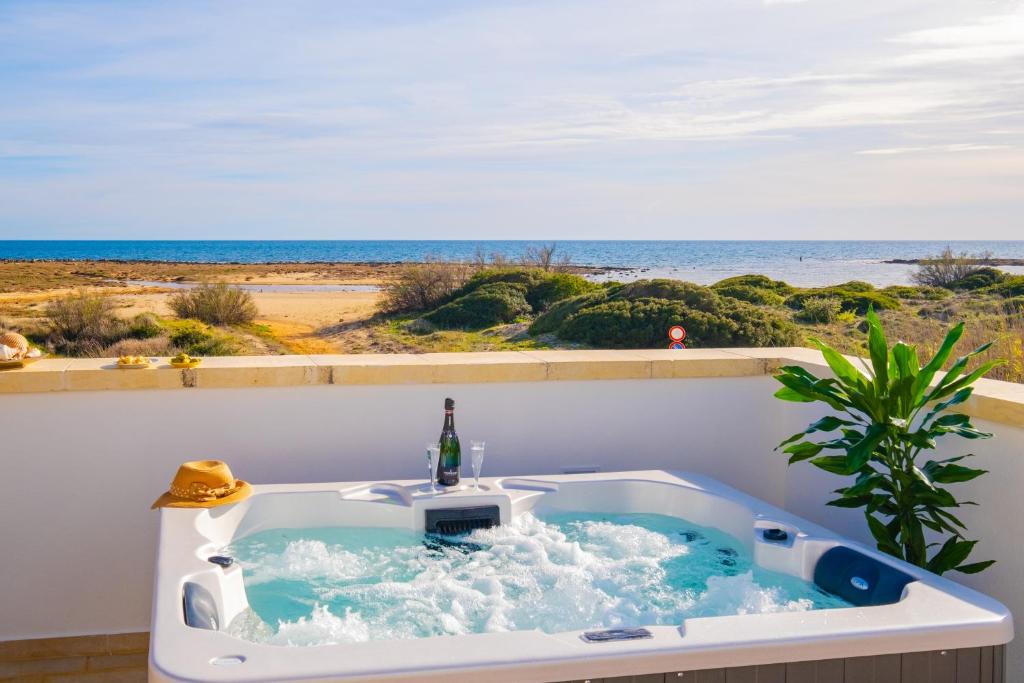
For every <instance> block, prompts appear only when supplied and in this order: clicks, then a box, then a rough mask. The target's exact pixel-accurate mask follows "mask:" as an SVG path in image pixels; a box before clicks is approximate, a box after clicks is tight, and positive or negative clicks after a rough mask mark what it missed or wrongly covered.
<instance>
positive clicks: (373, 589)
mask: <svg viewBox="0 0 1024 683" xmlns="http://www.w3.org/2000/svg"><path fill="white" fill-rule="evenodd" d="M225 552H226V553H229V554H231V555H233V556H234V557H235V558H236V560H237V561H238V562H239V563H240V564H241V565H242V567H243V569H244V576H245V586H246V593H247V596H248V599H249V603H250V606H251V611H247V612H243V613H242V614H241V615H239V616H238V617H237V618H236V619H235V620H234V621H233V622H232V623H231V624H230V626H229V629H228V630H229V631H230V632H231V633H233V634H235V635H237V636H240V637H242V638H245V639H247V640H254V641H258V642H267V643H272V644H280V645H321V644H328V643H343V642H359V641H366V640H382V639H396V638H397V639H408V638H420V637H426V636H434V635H443V634H452V635H456V634H464V633H481V632H493V631H510V630H525V629H539V630H541V631H545V632H549V633H555V632H560V631H568V630H577V629H587V628H609V627H617V626H641V625H648V626H649V625H658V624H672V625H674V624H680V623H682V621H683V620H684V619H686V618H690V617H701V616H720V615H730V614H752V613H764V612H780V611H805V610H811V609H824V608H832V607H846V606H849V605H848V603H846V602H844V601H843V600H841V599H839V598H837V597H834V596H831V595H828V594H826V593H824V592H823V591H821V590H820V589H818V588H817V587H816V586H814V584H812V583H809V582H805V581H802V580H800V579H797V578H794V577H792V576H788V575H785V574H780V573H775V572H770V571H767V570H764V569H761V568H759V567H757V566H755V565H754V564H753V562H752V561H751V557H750V554H749V553H748V552H747V551H746V550H745V549H744V548H743V545H742V544H741V543H740V542H739V541H738V540H737V539H735V538H733V537H732V536H729V535H728V534H725V533H723V532H721V531H718V530H716V529H711V528H707V527H700V526H697V525H694V524H691V523H689V522H686V521H685V520H682V519H679V518H676V517H669V516H664V515H655V514H636V513H633V514H612V515H609V514H593V513H553V514H544V515H539V516H535V515H534V514H531V513H524V514H522V515H520V516H519V517H518V518H516V519H515V520H513V521H512V522H511V523H509V524H506V525H504V526H500V527H495V528H493V529H487V530H477V531H474V532H473V533H471V534H468V535H465V536H459V537H442V536H430V535H424V534H422V533H418V532H413V531H410V530H406V529H400V528H369V527H332V528H316V529H272V530H269V531H264V532H260V533H257V534H254V535H252V536H248V537H246V538H244V539H241V540H239V541H237V542H236V543H234V544H233V545H232V546H230V547H229V548H227V549H226V551H225Z"/></svg>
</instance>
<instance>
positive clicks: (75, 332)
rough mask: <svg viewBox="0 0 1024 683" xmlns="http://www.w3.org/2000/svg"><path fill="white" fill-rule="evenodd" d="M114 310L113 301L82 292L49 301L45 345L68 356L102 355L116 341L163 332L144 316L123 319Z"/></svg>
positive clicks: (145, 314)
mask: <svg viewBox="0 0 1024 683" xmlns="http://www.w3.org/2000/svg"><path fill="white" fill-rule="evenodd" d="M114 310H115V304H114V301H113V299H110V298H109V297H106V296H102V295H96V294H88V293H86V292H80V293H78V294H74V295H71V296H67V297H64V298H63V299H58V300H56V301H53V302H51V303H50V304H49V305H47V307H46V310H45V315H46V320H47V323H48V327H49V329H48V332H47V335H46V344H47V346H48V347H49V348H51V349H52V350H54V351H57V352H59V353H63V354H66V355H69V356H102V355H104V354H105V353H106V352H107V350H108V349H109V348H110V347H112V345H115V344H117V343H119V342H122V341H125V340H131V339H149V338H152V337H157V336H159V335H160V334H161V333H162V331H163V330H162V329H161V327H160V324H159V323H158V322H157V320H156V318H155V317H153V316H152V315H150V314H148V313H143V314H140V315H137V316H135V317H134V318H132V319H131V320H125V319H123V318H120V317H118V316H117V314H116V313H115V312H114Z"/></svg>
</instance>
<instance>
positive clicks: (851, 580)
mask: <svg viewBox="0 0 1024 683" xmlns="http://www.w3.org/2000/svg"><path fill="white" fill-rule="evenodd" d="M911 581H914V577H912V576H910V575H909V574H906V573H904V572H901V571H900V570H899V569H895V568H893V567H890V566H889V565H887V564H884V563H882V562H879V561H878V560H876V559H874V558H872V557H869V556H867V555H865V554H863V553H860V552H857V551H856V550H853V549H851V548H846V547H844V546H841V545H840V546H836V547H835V548H832V549H831V550H829V551H827V552H826V553H825V554H824V555H822V556H821V559H819V560H818V564H817V565H815V567H814V583H815V584H817V585H818V587H819V588H822V589H823V590H826V591H828V592H829V593H832V594H833V595H838V596H839V597H841V598H843V599H844V600H846V601H847V602H850V603H852V604H854V605H856V606H858V607H863V606H865V605H889V604H892V603H894V602H899V599H900V596H901V595H902V594H903V588H904V587H905V586H906V585H907V584H908V583H910V582H911Z"/></svg>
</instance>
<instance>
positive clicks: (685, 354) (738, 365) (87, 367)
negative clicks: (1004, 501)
mask: <svg viewBox="0 0 1024 683" xmlns="http://www.w3.org/2000/svg"><path fill="white" fill-rule="evenodd" d="M789 364H797V365H802V366H804V367H806V368H808V369H809V370H811V371H813V372H817V373H827V372H828V368H827V366H826V365H825V364H824V361H823V360H822V358H821V354H820V353H818V352H817V351H815V350H813V349H807V348H800V347H780V348H740V349H736V348H732V349H686V350H681V351H676V350H669V349H640V350H624V351H614V350H579V351H500V352H483V353H425V354H351V355H309V356H224V357H210V358H205V359H204V360H203V362H202V364H201V365H200V366H198V367H196V368H192V369H176V368H172V367H171V366H170V365H169V364H168V359H166V358H161V359H159V362H157V363H155V364H154V367H153V368H150V369H145V370H129V369H118V368H117V367H116V360H115V359H111V358H76V359H44V360H41V361H39V362H37V363H35V364H33V365H30V366H28V367H26V368H22V369H19V370H7V371H0V393H3V394H11V393H39V392H61V391H113V390H119V391H123V390H133V389H150V390H155V389H166V390H175V389H224V388H231V389H238V388H247V387H296V386H316V385H391V384H477V383H487V382H544V381H586V380H619V379H621V380H627V379H631V380H635V379H680V378H701V377H704V378H711V377H753V376H766V375H771V374H772V373H774V372H775V371H776V370H777V369H778V368H779V367H781V366H783V365H789ZM976 386H977V388H976V390H975V393H974V396H973V397H972V398H971V400H970V401H969V402H968V404H967V406H966V412H969V413H970V414H971V415H973V416H975V417H977V418H979V419H987V420H991V421H994V422H1001V423H1006V424H1012V425H1016V426H1024V385H1021V384H1014V383H1010V382H1000V381H996V380H980V381H979V382H978V383H977V385H976Z"/></svg>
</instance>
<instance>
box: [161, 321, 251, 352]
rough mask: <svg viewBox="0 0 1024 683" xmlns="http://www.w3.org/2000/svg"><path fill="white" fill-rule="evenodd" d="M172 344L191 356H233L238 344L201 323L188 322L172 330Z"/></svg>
mask: <svg viewBox="0 0 1024 683" xmlns="http://www.w3.org/2000/svg"><path fill="white" fill-rule="evenodd" d="M171 344H172V345H173V346H174V347H175V348H177V349H178V350H180V351H184V352H185V353H187V354H189V355H190V356H232V355H234V354H236V353H238V344H237V343H236V342H235V340H234V339H232V338H231V337H229V336H227V335H224V334H220V333H218V332H216V331H215V330H211V329H210V328H209V327H207V326H206V325H203V324H201V323H186V324H183V325H180V326H178V327H176V328H175V329H174V331H173V332H171Z"/></svg>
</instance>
